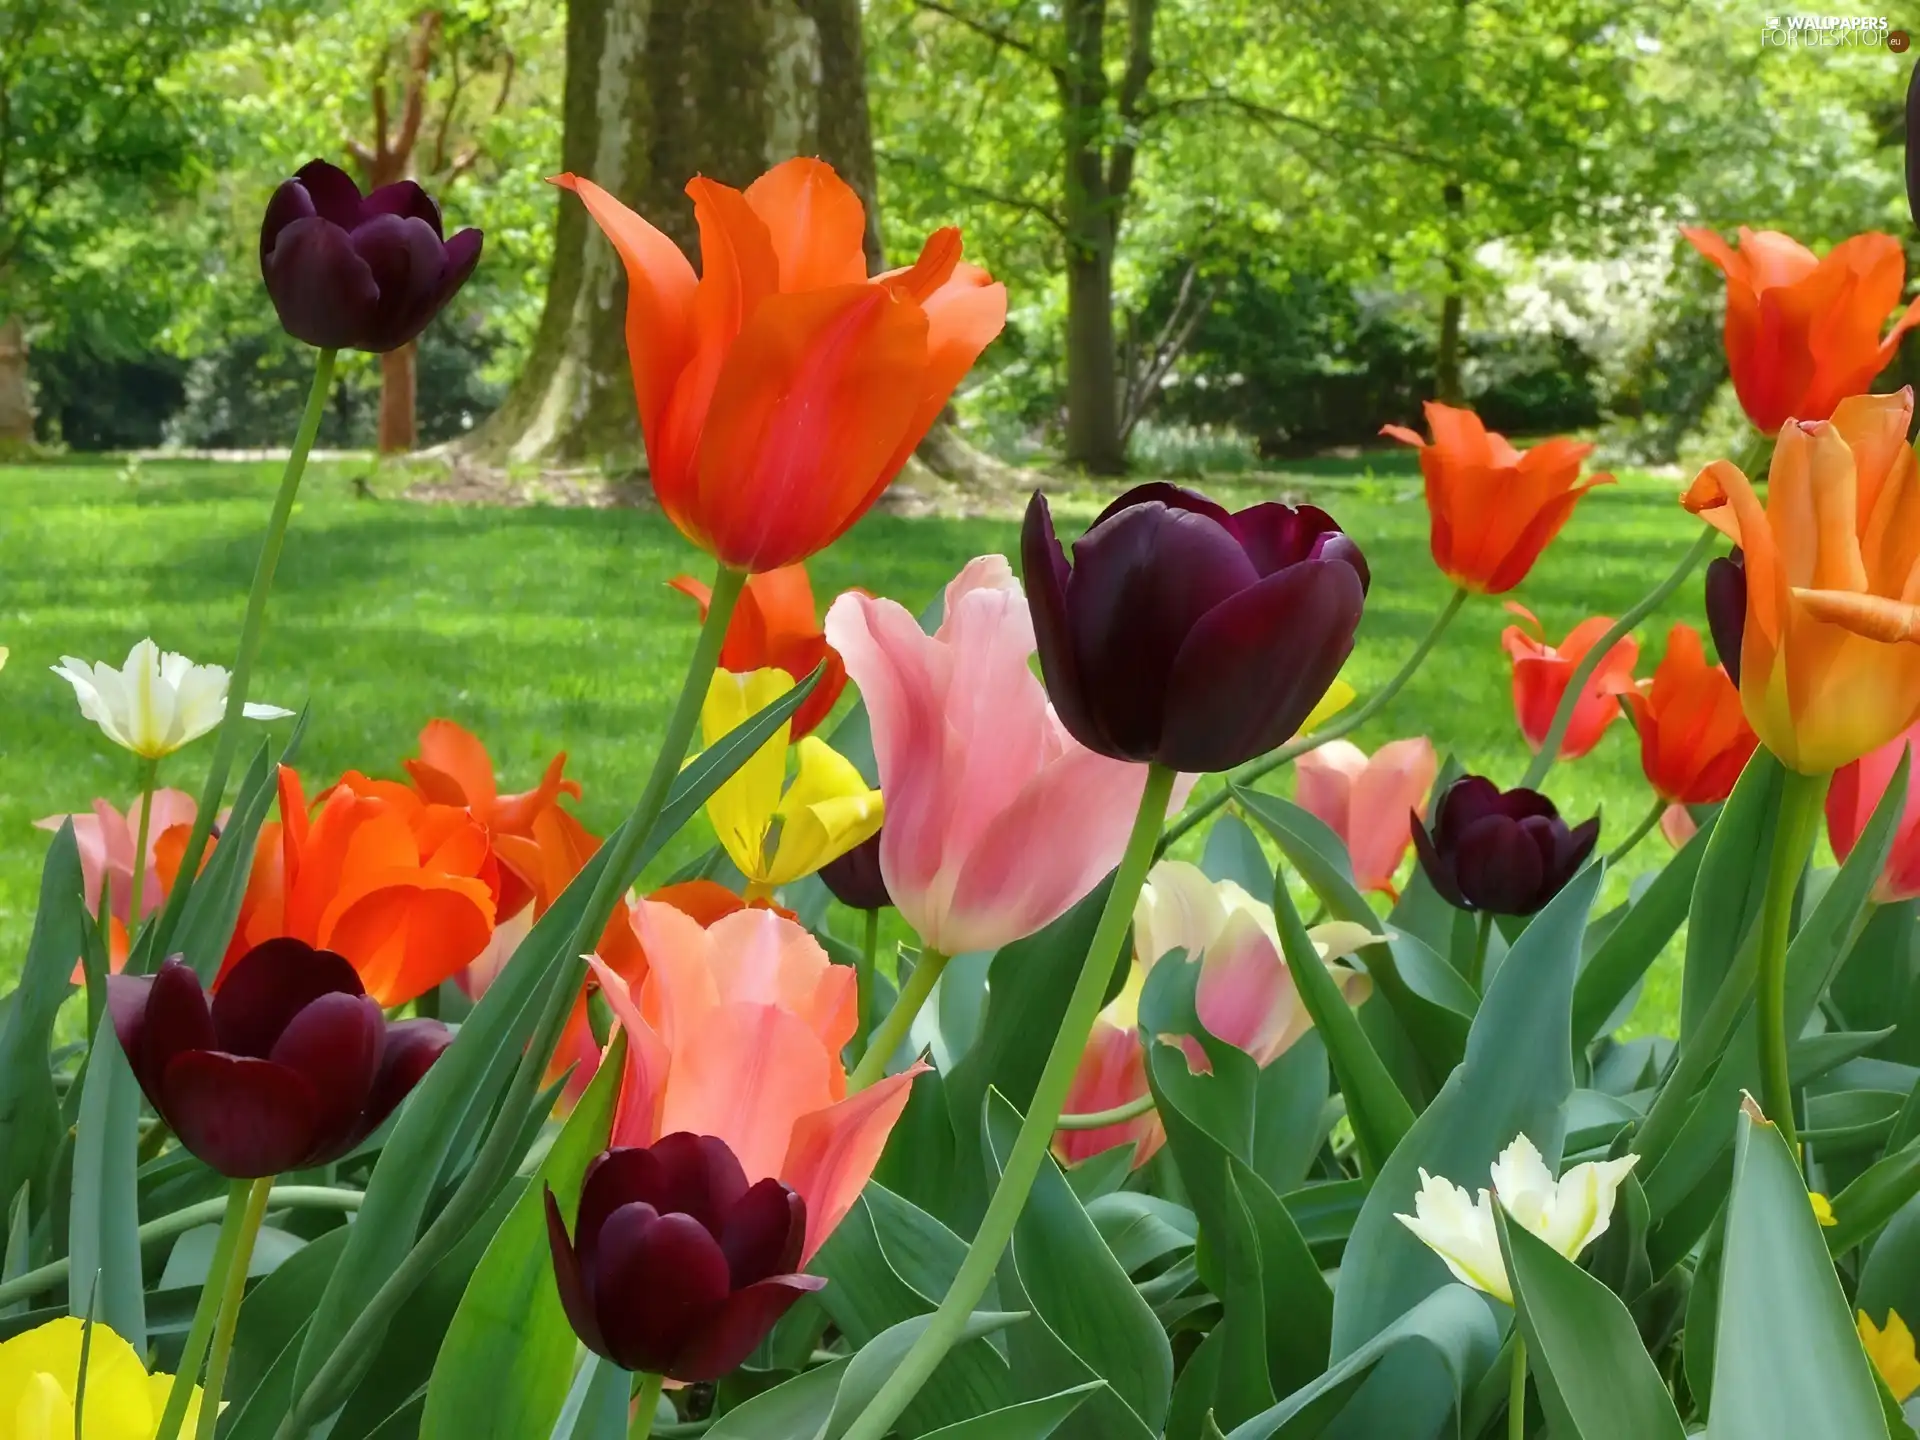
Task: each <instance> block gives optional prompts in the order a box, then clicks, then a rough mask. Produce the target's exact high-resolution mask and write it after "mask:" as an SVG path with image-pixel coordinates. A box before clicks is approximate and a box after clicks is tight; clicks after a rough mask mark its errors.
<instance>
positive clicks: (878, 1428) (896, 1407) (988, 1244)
mask: <svg viewBox="0 0 1920 1440" xmlns="http://www.w3.org/2000/svg"><path fill="white" fill-rule="evenodd" d="M1173 782H1174V773H1173V771H1171V770H1168V769H1166V768H1165V767H1164V766H1160V765H1152V766H1149V767H1148V769H1147V784H1146V789H1145V791H1144V793H1143V794H1142V795H1141V796H1140V809H1139V811H1138V812H1137V813H1136V814H1135V816H1134V820H1133V833H1132V834H1131V835H1129V836H1128V838H1127V848H1126V852H1125V853H1124V854H1123V855H1122V856H1121V857H1120V868H1119V869H1118V870H1117V871H1115V873H1114V877H1113V887H1112V889H1110V890H1109V891H1108V892H1107V903H1106V905H1105V907H1104V908H1102V910H1101V912H1100V924H1099V926H1098V928H1096V929H1095V931H1094V932H1093V941H1092V943H1091V944H1090V945H1088V947H1087V956H1086V960H1085V961H1084V962H1083V963H1082V965H1081V967H1080V978H1079V980H1078V981H1077V982H1075V984H1074V987H1073V995H1072V997H1071V998H1070V999H1069V1000H1068V1001H1067V1012H1066V1015H1065V1016H1064V1017H1063V1018H1062V1020H1061V1022H1060V1029H1059V1031H1058V1033H1057V1034H1056V1035H1055V1036H1054V1041H1053V1048H1052V1049H1051V1050H1049V1051H1048V1052H1047V1063H1046V1067H1045V1068H1044V1069H1043V1070H1042V1071H1041V1072H1040V1082H1039V1084H1038V1085H1036V1086H1035V1087H1034V1092H1033V1101H1032V1103H1031V1104H1030V1105H1028V1107H1027V1114H1026V1118H1025V1119H1024V1120H1023V1121H1021V1123H1020V1134H1019V1136H1018V1137H1017V1138H1016V1139H1015V1140H1014V1142H1013V1149H1012V1151H1011V1152H1010V1153H1009V1154H1008V1156H1007V1163H1006V1168H1005V1169H1004V1170H1003V1171H1002V1172H1001V1175H1000V1183H999V1184H998V1185H996V1186H995V1187H994V1191H993V1198H992V1199H991V1200H989V1201H988V1202H987V1213H986V1215H985V1216H984V1217H983V1218H982V1219H981V1221H980V1228H979V1230H978V1231H976V1232H975V1234H974V1237H973V1243H972V1244H971V1245H969V1246H968V1247H967V1254H966V1258H965V1259H964V1260H962V1261H961V1262H960V1269H959V1271H958V1273H956V1274H955V1275H954V1277H953V1283H952V1284H951V1285H950V1286H948V1287H947V1293H946V1295H945V1297H944V1298H943V1299H942V1300H941V1301H940V1308H939V1309H937V1310H936V1311H934V1313H933V1318H932V1320H930V1321H929V1322H928V1324H927V1328H926V1329H925V1330H923V1331H921V1332H920V1338H919V1339H918V1340H916V1341H915V1342H914V1344H913V1348H912V1349H910V1350H909V1351H907V1353H906V1356H905V1358H903V1359H902V1360H901V1362H900V1364H899V1366H898V1368H896V1369H895V1370H894V1372H893V1373H892V1374H891V1375H889V1376H888V1377H887V1379H886V1382H885V1383H884V1384H883V1385H881V1387H880V1389H879V1391H878V1392H877V1393H876V1394H875V1395H874V1397H873V1399H872V1400H871V1401H869V1402H868V1404H867V1406H866V1408H865V1409H863V1410H862V1411H861V1412H860V1414H859V1416H858V1417H857V1418H856V1419H855V1420H854V1422H853V1424H852V1425H851V1426H850V1427H849V1428H848V1429H847V1431H846V1433H845V1435H844V1436H843V1440H883V1437H884V1436H885V1435H886V1434H887V1432H888V1431H889V1430H891V1429H892V1428H893V1422H894V1421H895V1420H897V1419H899V1418H900V1413H901V1412H902V1411H903V1410H905V1409H906V1408H907V1405H908V1404H909V1403H910V1402H911V1401H912V1400H913V1397H914V1396H915V1395H916V1394H918V1393H919V1390H920V1387H921V1386H922V1385H924V1384H926V1383H927V1379H928V1377H929V1376H931V1375H932V1374H933V1372H934V1370H935V1369H936V1368H937V1367H938V1366H939V1364H940V1362H941V1360H942V1359H944V1358H945V1357H946V1353H947V1351H949V1350H950V1349H952V1348H953V1346H954V1343H955V1342H956V1341H958V1340H959V1338H960V1335H961V1333H962V1331H963V1330H964V1329H965V1328H966V1323H967V1317H968V1316H969V1315H971V1314H972V1313H973V1307H974V1306H975V1305H976V1304H977V1303H978V1302H979V1300H980V1297H981V1296H982V1295H984V1294H986V1293H987V1286H988V1285H990V1284H992V1283H993V1276H994V1272H995V1270H996V1269H997V1268H998V1267H999V1264H1000V1256H1001V1253H1002V1252H1003V1251H1004V1250H1005V1249H1006V1248H1007V1242H1008V1241H1009V1240H1010V1239H1012V1238H1013V1227H1014V1225H1015V1223H1016V1222H1017V1221H1018V1220H1019V1218H1020V1212H1021V1210H1022V1209H1024V1208H1025V1206H1026V1203H1027V1194H1028V1192H1029V1191H1031V1190H1032V1188H1033V1182H1034V1180H1035V1179H1036V1178H1037V1177H1038V1175H1039V1174H1040V1167H1041V1165H1042V1164H1044V1163H1045V1162H1046V1158H1047V1147H1048V1145H1050V1144H1051V1143H1052V1140H1053V1132H1054V1128H1055V1126H1056V1125H1057V1124H1058V1123H1059V1120H1060V1112H1061V1110H1062V1108H1064V1106H1065V1105H1066V1100H1067V1089H1068V1087H1069V1086H1070V1085H1071V1084H1072V1083H1073V1072H1074V1071H1075V1070H1076V1069H1077V1068H1079V1064H1080V1055H1081V1052H1082V1051H1083V1050H1085V1049H1086V1044H1087V1036H1088V1034H1090V1033H1091V1032H1092V1030H1093V1021H1094V1017H1095V1016H1096V1015H1098V1014H1099V1012H1100V1006H1101V1004H1102V1002H1103V1001H1104V1000H1105V999H1106V992H1107V982H1108V981H1109V980H1110V979H1111V978H1112V976H1113V967H1114V963H1115V961H1117V960H1118V959H1119V958H1120V947H1121V944H1122V942H1123V941H1124V940H1125V939H1126V937H1127V929H1128V927H1129V926H1130V925H1132V923H1133V907H1134V904H1135V902H1136V901H1137V900H1138V899H1139V898H1140V887H1141V885H1142V884H1143V883H1145V881H1146V878H1147V868H1148V867H1149V866H1150V865H1151V864H1152V863H1153V846H1154V841H1155V840H1156V839H1157V838H1158V836H1159V834H1160V826H1161V824H1162V823H1163V822H1164V819H1165V816H1166V813H1167V801H1168V799H1169V798H1170V797H1171V796H1172V794H1173Z"/></svg>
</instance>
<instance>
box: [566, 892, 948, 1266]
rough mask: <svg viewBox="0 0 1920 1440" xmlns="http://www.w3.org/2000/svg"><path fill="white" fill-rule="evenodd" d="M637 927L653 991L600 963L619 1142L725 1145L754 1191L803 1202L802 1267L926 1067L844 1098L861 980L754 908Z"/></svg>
mask: <svg viewBox="0 0 1920 1440" xmlns="http://www.w3.org/2000/svg"><path fill="white" fill-rule="evenodd" d="M634 924H635V927H636V928H637V929H638V931H639V933H640V937H641V940H642V941H643V943H644V944H645V946H646V950H647V960H648V970H647V978H646V980H645V982H644V983H643V984H641V985H637V986H636V985H632V984H630V983H629V982H628V981H627V980H625V979H624V978H622V977H621V976H620V975H619V974H617V973H616V972H614V971H613V970H612V969H611V968H610V967H608V966H606V965H604V964H603V963H601V962H600V961H598V960H595V961H594V962H593V968H594V973H595V974H596V975H597V976H598V977H599V979H600V985H601V988H602V990H603V992H604V993H605V995H606V997H607V1001H608V1003H609V1004H610V1005H611V1006H612V1007H613V1012H614V1014H615V1015H616V1016H617V1017H618V1018H619V1021H620V1026H621V1028H622V1029H623V1030H624V1031H625V1032H626V1035H627V1074H626V1075H625V1076H624V1077H623V1079H622V1082H621V1087H620V1099H619V1103H618V1106H617V1108H616V1109H615V1112H614V1121H613V1134H612V1143H613V1144H614V1145H616V1146H620V1145H651V1144H653V1142H654V1141H656V1140H658V1139H659V1138H660V1137H661V1136H662V1135H670V1134H673V1133H674V1132H676V1131H680V1130H690V1131H692V1132H694V1133H695V1134H698V1135H714V1136H718V1137H719V1138H720V1139H722V1140H724V1141H726V1142H727V1146H728V1148H729V1149H731V1150H732V1151H733V1153H734V1154H735V1155H736V1156H737V1157H738V1158H739V1160H740V1166H741V1168H742V1169H743V1170H745V1171H746V1175H747V1180H748V1182H749V1183H757V1182H758V1181H760V1180H763V1179H766V1178H767V1177H769V1176H773V1177H776V1178H778V1179H779V1180H781V1181H782V1182H783V1183H784V1184H786V1185H787V1186H788V1187H789V1188H790V1189H792V1190H795V1191H797V1192H798V1193H799V1194H800V1196H801V1198H802V1199H803V1200H805V1201H806V1206H807V1234H806V1243H805V1245H804V1247H803V1249H802V1252H801V1257H800V1258H801V1262H802V1263H803V1264H804V1263H805V1261H806V1259H807V1257H808V1256H810V1255H812V1254H813V1253H814V1251H816V1250H818V1249H819V1248H820V1244H821V1242H822V1241H824V1240H825V1239H826V1238H827V1236H828V1235H830V1234H832V1233H833V1229H834V1227H835V1226H836V1225H838V1224H839V1223H840V1221H841V1219H842V1218H843V1217H844V1216H845V1215H846V1213H847V1211H848V1210H850V1209H851V1208H852V1207H853V1203H854V1201H855V1200H857V1199H858V1198H859V1196H860V1191H861V1190H862V1189H863V1188H864V1187H865V1186H866V1183H867V1180H868V1178H869V1177H870V1176H871V1175H872V1174H873V1167H874V1165H875V1164H876V1163H878V1161H879V1159H880V1152H881V1151H882V1150H883V1149H884V1148H885V1147H886V1143H887V1136H888V1135H889V1134H890V1133H891V1132H892V1130H893V1126H894V1123H895V1122H896V1121H898V1120H899V1118H900V1113H901V1111H903V1110H904V1109H905V1108H906V1104H907V1092H908V1087H909V1086H911V1085H912V1083H913V1077H914V1075H915V1074H917V1073H918V1072H919V1070H921V1069H924V1068H925V1067H924V1066H915V1067H914V1068H913V1069H912V1070H908V1071H906V1072H904V1073H902V1074H899V1075H893V1076H889V1077H888V1078H886V1079H884V1080H881V1081H878V1082H877V1083H875V1084H873V1085H870V1086H868V1087H867V1088H866V1089H865V1090H862V1091H859V1092H858V1093H857V1094H852V1095H849V1094H848V1093H847V1072H846V1067H845V1066H844V1064H843V1063H842V1061H841V1058H840V1056H841V1051H842V1050H843V1049H844V1048H845V1046H846V1044H847V1042H848V1041H849V1040H850V1039H852V1038H853V1033H854V1030H855V1028H856V1027H857V1025H858V1023H859V1022H858V1016H857V1006H856V1004H855V996H854V988H855V984H854V973H853V970H852V969H851V968H850V967H848V966H845V965H835V964H832V963H831V962H830V961H829V960H828V959H827V955H826V952H825V951H824V950H822V949H821V948H820V942H819V941H817V940H815V939H814V938H813V936H812V935H810V934H808V933H807V931H806V930H805V929H804V928H803V927H801V926H800V925H798V924H796V923H795V922H794V921H792V920H790V919H787V918H786V917H784V916H781V915H776V914H773V913H771V912H768V911H764V910H743V911H739V912H737V913H735V914H732V915H728V916H725V917H724V918H722V919H720V920H717V921H715V922H714V924H712V925H711V926H706V927H703V926H701V925H700V923H699V922H698V921H697V920H695V919H693V918H691V917H689V916H687V915H685V914H683V913H682V912H681V911H680V910H678V909H676V908H675V907H674V906H672V905H665V904H659V903H656V902H654V901H649V900H643V901H641V902H640V904H639V905H637V906H636V907H634Z"/></svg>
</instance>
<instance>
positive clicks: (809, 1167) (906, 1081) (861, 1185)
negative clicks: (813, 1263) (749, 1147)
mask: <svg viewBox="0 0 1920 1440" xmlns="http://www.w3.org/2000/svg"><path fill="white" fill-rule="evenodd" d="M929 1068H931V1067H929V1066H927V1065H925V1064H915V1065H913V1066H912V1067H910V1068H909V1069H906V1070H903V1071H901V1072H900V1073H899V1074H898V1075H889V1076H888V1077H887V1078H886V1079H884V1080H880V1081H876V1082H875V1083H874V1084H872V1085H869V1086H868V1087H867V1088H866V1089H865V1090H862V1091H860V1092H859V1093H858V1094H856V1095H849V1096H848V1097H847V1098H846V1099H844V1100H841V1101H838V1102H836V1103H835V1104H832V1105H829V1106H827V1107H826V1108H825V1109H822V1110H815V1111H813V1112H811V1113H809V1114H805V1115H802V1116H800V1117H799V1119H797V1120H796V1121H794V1124H793V1137H792V1139H791V1140H790V1141H789V1142H788V1145H787V1154H786V1159H785V1160H784V1161H782V1162H781V1165H780V1169H779V1172H778V1173H779V1178H780V1179H781V1180H783V1181H784V1182H785V1183H786V1184H787V1186H788V1187H789V1188H790V1189H792V1190H794V1191H796V1192H797V1193H798V1194H799V1196H800V1198H801V1199H802V1200H803V1201H805V1202H806V1207H807V1240H806V1244H805V1245H804V1246H802V1247H801V1251H800V1263H801V1264H803V1265H804V1264H806V1262H807V1261H809V1260H811V1259H812V1258H813V1256H814V1253H815V1252H816V1251H818V1250H819V1248H820V1247H821V1245H823V1244H824V1243H826V1239H827V1237H828V1236H829V1235H831V1234H832V1233H833V1232H834V1229H835V1228H836V1227H837V1226H838V1225H839V1224H840V1222H841V1221H842V1220H844V1219H845V1218H846V1215H847V1212H848V1211H849V1210H851V1209H852V1208H853V1202H854V1201H856V1200H858V1199H859V1198H860V1192H861V1191H862V1190H864V1189H866V1188H867V1181H868V1180H869V1179H871V1178H872V1177H873V1167H874V1166H875V1165H877V1164H879V1163H880V1152H881V1151H882V1150H884V1149H886V1145H887V1137H888V1136H889V1135H891V1134H892V1133H893V1127H894V1125H895V1123H896V1122H898V1120H899V1119H900V1115H901V1112H902V1111H904V1110H905V1109H906V1108H907V1100H908V1098H909V1095H910V1090H911V1087H912V1085H913V1080H914V1077H915V1076H916V1075H918V1074H920V1073H921V1072H922V1071H923V1070H927V1069H929Z"/></svg>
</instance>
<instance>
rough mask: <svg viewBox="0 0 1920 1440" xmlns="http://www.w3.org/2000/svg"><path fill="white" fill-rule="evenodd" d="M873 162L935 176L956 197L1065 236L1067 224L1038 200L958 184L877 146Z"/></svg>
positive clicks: (937, 170)
mask: <svg viewBox="0 0 1920 1440" xmlns="http://www.w3.org/2000/svg"><path fill="white" fill-rule="evenodd" d="M874 158H875V159H876V160H877V161H879V162H880V163H881V164H884V165H910V166H912V167H913V168H914V169H916V170H920V171H924V172H926V173H929V174H931V175H933V176H934V177H935V178H936V179H937V180H938V181H939V182H940V183H941V184H942V185H944V186H946V187H947V188H948V189H949V190H952V191H954V192H955V193H956V194H960V195H966V196H969V197H971V198H972V199H975V200H984V201H986V202H987V203H988V204H990V205H1004V206H1006V207H1007V208H1008V209H1009V210H1020V211H1023V212H1025V213H1026V214H1028V215H1031V216H1033V217H1034V218H1035V219H1037V220H1044V221H1045V222H1046V223H1047V224H1048V225H1051V226H1052V227H1053V228H1054V229H1055V230H1057V231H1059V232H1060V233H1061V234H1065V233H1066V229H1067V222H1066V221H1065V220H1063V219H1061V218H1060V215H1059V214H1058V213H1057V212H1056V211H1055V210H1054V209H1053V207H1052V206H1050V205H1048V204H1046V203H1045V202H1044V201H1041V200H1035V199H1033V198H1032V197H1031V196H1027V195H1009V194H1006V193H1005V192H1003V191H1000V190H993V189H989V188H987V187H986V186H983V185H972V184H969V183H968V182H966V181H964V180H955V179H952V178H951V177H949V176H948V175H947V174H946V173H945V172H944V171H942V170H941V169H940V167H939V166H937V165H932V164H929V163H928V162H926V161H924V160H920V159H918V158H912V157H908V156H905V155H895V154H893V153H891V152H889V151H886V150H883V149H880V148H879V147H878V146H876V147H875V148H874Z"/></svg>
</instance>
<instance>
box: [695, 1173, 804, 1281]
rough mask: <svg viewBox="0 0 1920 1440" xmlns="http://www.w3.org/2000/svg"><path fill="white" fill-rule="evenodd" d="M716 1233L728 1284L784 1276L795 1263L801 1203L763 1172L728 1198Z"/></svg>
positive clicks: (801, 1226) (800, 1234)
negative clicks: (728, 1204) (733, 1197)
mask: <svg viewBox="0 0 1920 1440" xmlns="http://www.w3.org/2000/svg"><path fill="white" fill-rule="evenodd" d="M708 1228H710V1229H711V1228H713V1227H711V1226H710V1227H708ZM717 1233H718V1234H719V1237H720V1248H721V1249H722V1250H723V1251H725V1252H726V1256H727V1270H728V1273H729V1275H730V1276H731V1277H732V1280H733V1288H734V1289H736V1290H741V1289H744V1288H746V1287H747V1286H749V1285H752V1284H754V1283H756V1282H758V1281H761V1280H765V1279H766V1278H768V1277H769V1276H772V1275H785V1274H787V1273H788V1272H790V1271H791V1270H792V1269H793V1268H794V1266H796V1265H798V1264H799V1263H800V1247H801V1245H802V1244H803V1243H804V1242H805V1240H806V1238H807V1202H806V1201H804V1200H802V1199H801V1198H800V1197H799V1195H798V1194H796V1193H795V1192H794V1191H792V1190H789V1189H788V1188H787V1187H786V1186H785V1185H783V1184H781V1183H780V1182H779V1181H778V1180H776V1179H774V1178H773V1177H772V1176H771V1175H769V1176H768V1177H767V1178H766V1179H765V1180H762V1181H760V1182H759V1183H757V1184H756V1185H754V1186H753V1187H752V1188H751V1189H749V1190H747V1191H745V1192H744V1193H743V1194H742V1195H741V1196H740V1198H739V1199H737V1200H735V1201H734V1203H733V1205H732V1208H731V1209H729V1210H728V1211H727V1214H726V1217H725V1223H724V1224H723V1225H722V1226H721V1228H720V1229H719V1230H718V1232H717Z"/></svg>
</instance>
